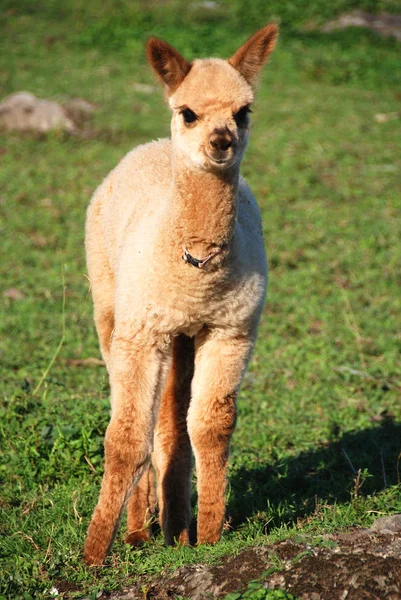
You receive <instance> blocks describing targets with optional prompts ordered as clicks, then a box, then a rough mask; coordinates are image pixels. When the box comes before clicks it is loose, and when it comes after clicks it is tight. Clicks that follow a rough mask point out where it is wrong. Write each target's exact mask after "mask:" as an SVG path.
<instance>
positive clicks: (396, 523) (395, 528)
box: [370, 514, 401, 535]
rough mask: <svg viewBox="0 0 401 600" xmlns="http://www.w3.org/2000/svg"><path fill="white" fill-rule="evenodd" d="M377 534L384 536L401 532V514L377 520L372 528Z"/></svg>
mask: <svg viewBox="0 0 401 600" xmlns="http://www.w3.org/2000/svg"><path fill="white" fill-rule="evenodd" d="M370 530H371V531H373V532H375V533H383V534H384V535H389V534H394V533H398V532H400V531H401V514H397V515H391V516H389V517H381V518H380V519H377V520H376V521H375V522H374V523H373V525H372V526H371V528H370Z"/></svg>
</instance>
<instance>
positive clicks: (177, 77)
mask: <svg viewBox="0 0 401 600" xmlns="http://www.w3.org/2000/svg"><path fill="white" fill-rule="evenodd" d="M146 57H147V59H148V61H149V64H150V66H151V67H152V69H153V71H154V72H155V73H156V75H157V77H158V78H159V79H160V80H161V81H163V83H165V84H166V86H167V93H168V94H172V93H173V92H174V91H175V90H176V89H177V88H178V86H179V85H180V84H181V83H182V81H183V80H184V78H185V77H186V75H188V73H189V71H190V69H191V66H192V65H191V64H190V63H188V62H187V61H186V60H185V58H183V57H182V56H181V54H180V53H179V52H177V50H176V49H175V48H173V47H172V46H170V44H167V42H163V40H159V39H158V38H155V37H152V38H150V40H148V42H147V44H146Z"/></svg>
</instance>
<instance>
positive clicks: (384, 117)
mask: <svg viewBox="0 0 401 600" xmlns="http://www.w3.org/2000/svg"><path fill="white" fill-rule="evenodd" d="M398 117H399V114H398V113H396V112H392V113H377V114H376V115H375V121H376V123H387V121H393V120H394V119H398Z"/></svg>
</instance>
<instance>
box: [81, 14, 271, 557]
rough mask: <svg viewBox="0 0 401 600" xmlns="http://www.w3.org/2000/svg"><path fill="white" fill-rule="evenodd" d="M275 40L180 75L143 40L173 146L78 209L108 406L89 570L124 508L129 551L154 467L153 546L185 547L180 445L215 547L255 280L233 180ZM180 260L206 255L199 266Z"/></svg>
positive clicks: (161, 50)
mask: <svg viewBox="0 0 401 600" xmlns="http://www.w3.org/2000/svg"><path fill="white" fill-rule="evenodd" d="M276 35H277V28H276V27H275V26H273V25H269V26H267V27H265V28H264V29H262V30H260V31H258V32H257V33H256V34H255V35H254V36H253V37H252V38H250V39H249V40H248V42H246V43H245V45H244V46H243V47H242V48H240V49H239V50H238V51H237V52H236V53H235V54H234V56H233V57H232V59H230V62H226V61H223V60H221V59H204V60H195V61H194V62H193V63H192V64H189V63H187V62H186V61H185V59H183V58H182V57H181V56H180V55H179V53H178V52H177V51H176V50H175V49H174V48H172V47H171V46H169V45H168V44H166V43H165V42H162V41H161V40H156V39H155V38H152V39H151V40H150V41H149V42H148V47H147V55H148V59H149V62H150V63H151V66H152V68H153V69H154V71H155V72H156V73H157V75H158V77H159V78H160V79H161V80H162V81H163V82H164V83H165V91H166V95H167V98H168V103H169V106H170V108H171V110H172V113H173V117H172V124H171V131H172V136H171V141H170V140H160V141H158V142H152V143H150V144H146V145H144V146H139V147H138V148H136V149H134V150H133V151H132V152H130V153H129V154H128V155H127V156H126V157H125V158H124V159H123V160H122V161H121V163H120V164H119V165H118V166H117V167H116V168H115V169H114V170H113V171H112V172H111V173H110V174H109V176H108V177H107V178H106V179H105V180H104V182H103V183H102V184H101V186H100V187H99V188H98V189H97V191H96V192H95V194H94V197H93V199H92V202H91V204H90V206H89V209H88V215H87V225H86V250H87V263H88V271H89V277H90V280H91V283H92V293H93V300H94V306H95V322H96V327H97V330H98V334H99V340H100V346H101V350H102V354H103V357H104V359H105V361H106V364H107V369H108V371H109V376H110V386H111V403H112V416H111V420H110V424H109V426H108V428H107V432H106V438H105V473H104V477H103V482H102V488H101V492H100V497H99V502H98V504H97V506H96V509H95V511H94V514H93V517H92V521H91V524H90V526H89V530H88V537H87V540H86V543H85V559H86V561H87V562H88V563H89V564H102V562H103V560H104V558H105V556H106V554H107V552H108V550H109V548H110V546H111V544H112V541H113V538H114V535H115V533H116V530H117V527H118V523H119V519H120V516H121V513H122V511H123V509H124V507H125V506H126V505H127V504H128V538H127V541H128V542H129V543H132V544H133V545H136V544H138V543H141V542H142V541H146V540H147V539H149V535H150V530H149V519H150V517H151V515H152V514H153V512H154V508H155V497H154V475H153V470H152V466H151V461H152V462H153V465H154V467H155V469H156V474H157V497H158V503H159V508H160V520H161V525H162V528H163V532H164V536H165V541H166V543H168V544H172V543H174V542H175V541H177V542H179V543H188V541H189V523H190V476H191V448H192V450H193V453H194V455H195V462H196V472H197V487H198V502H199V510H198V525H197V539H198V543H214V542H216V541H218V539H219V538H220V534H221V529H222V524H223V520H224V511H225V487H226V468H227V461H228V450H229V442H230V438H231V434H232V432H233V430H234V427H235V418H236V408H235V403H236V395H237V392H238V389H239V386H240V383H241V380H242V377H243V374H244V371H245V369H246V366H247V363H248V360H249V356H250V353H251V350H252V347H253V344H254V341H255V337H256V329H257V324H258V321H259V317H260V313H261V310H262V306H263V302H264V296H265V288H266V271H267V269H266V260H265V253H264V246H263V239H262V233H261V223H260V215H259V210H258V207H257V204H256V201H255V199H254V197H253V195H252V193H251V191H250V189H249V187H248V186H247V184H246V183H245V181H244V180H243V179H242V178H241V177H240V175H239V167H240V162H241V159H242V156H243V153H244V150H245V147H246V144H247V140H248V135H249V118H248V116H247V114H246V108H245V107H248V106H249V105H250V104H251V103H252V100H253V91H252V88H251V86H250V83H252V85H253V84H254V82H255V75H256V73H257V71H258V70H259V69H260V68H261V67H262V65H263V64H264V63H265V62H266V60H267V56H268V54H269V53H270V52H271V50H272V49H273V46H274V42H275V38H276ZM230 63H231V64H230ZM250 65H251V67H250ZM250 69H251V71H252V73H251V74H250V72H251V71H250ZM185 111H186V112H185ZM188 111H189V112H188ZM191 111H192V113H191ZM239 111H240V112H239ZM191 114H194V115H195V116H196V118H195V119H194V120H192V116H191ZM188 115H189V116H188ZM185 119H186V120H187V121H188V122H185ZM184 251H187V252H189V253H190V255H192V257H196V258H198V259H204V258H205V257H208V256H211V258H210V260H208V262H207V263H206V264H205V266H204V268H202V269H198V268H196V267H194V266H193V265H191V264H189V263H188V262H185V261H184V260H183V254H184ZM152 452H153V455H152ZM151 456H152V459H151ZM131 493H132V495H131Z"/></svg>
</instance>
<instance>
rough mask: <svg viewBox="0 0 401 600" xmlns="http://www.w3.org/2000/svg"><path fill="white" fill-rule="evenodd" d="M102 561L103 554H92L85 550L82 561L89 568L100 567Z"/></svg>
mask: <svg viewBox="0 0 401 600" xmlns="http://www.w3.org/2000/svg"><path fill="white" fill-rule="evenodd" d="M104 559H105V556H104V555H103V553H100V552H96V551H94V552H93V551H89V550H86V549H85V551H84V561H85V562H86V564H87V565H88V566H89V567H101V566H102V565H103V562H104Z"/></svg>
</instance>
